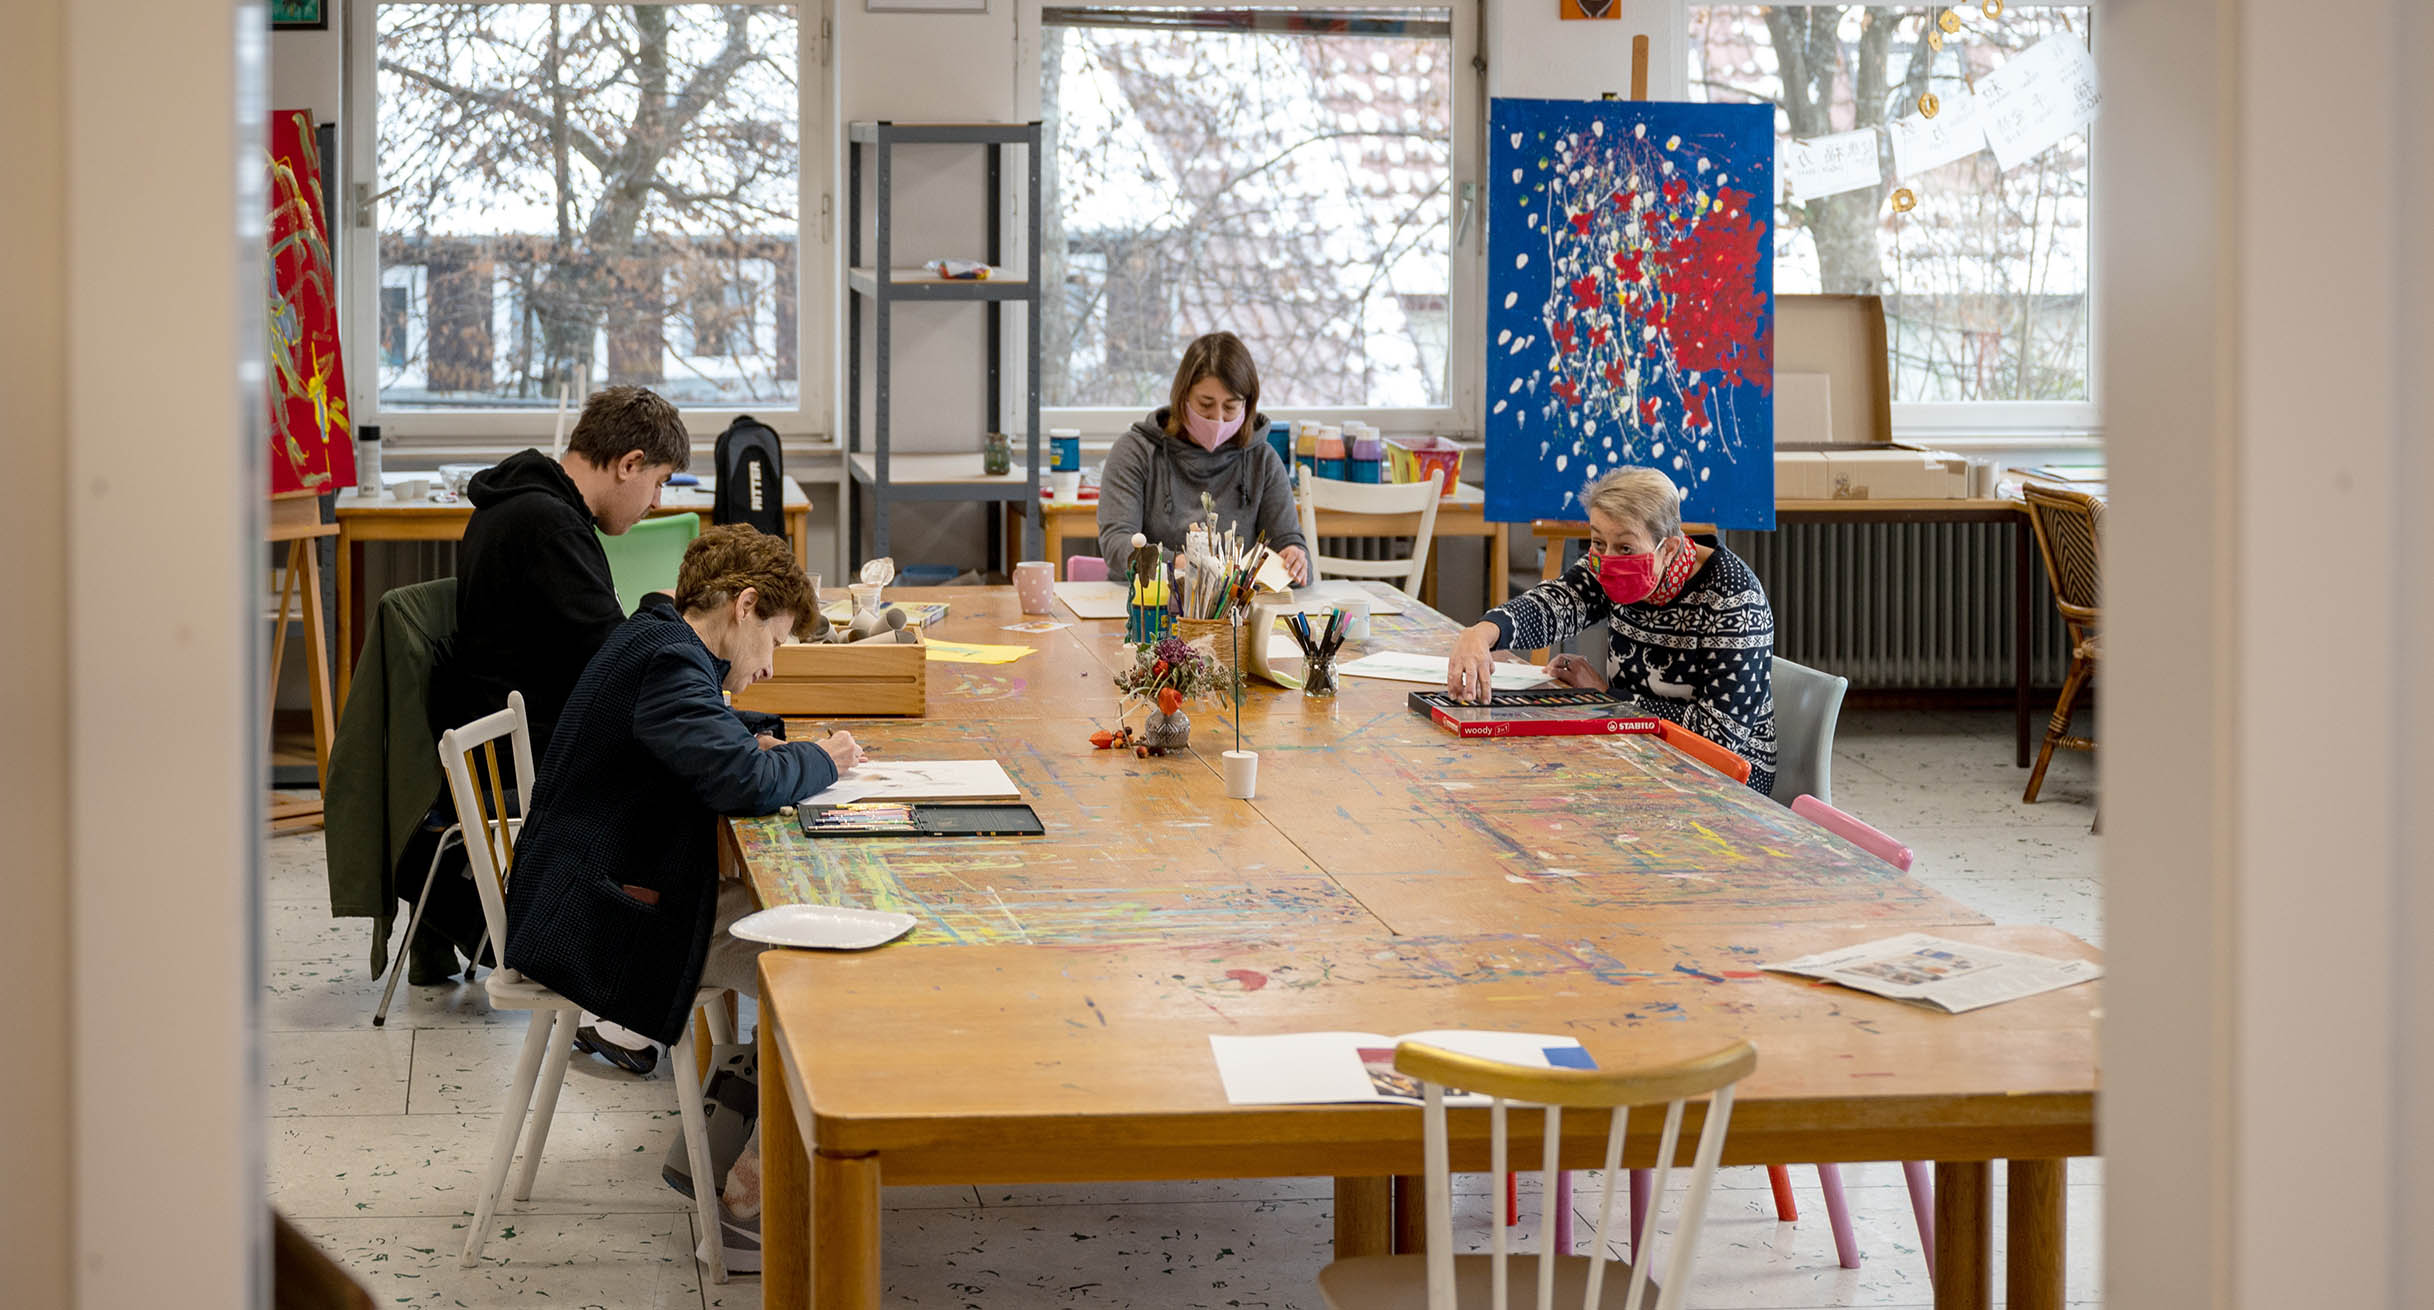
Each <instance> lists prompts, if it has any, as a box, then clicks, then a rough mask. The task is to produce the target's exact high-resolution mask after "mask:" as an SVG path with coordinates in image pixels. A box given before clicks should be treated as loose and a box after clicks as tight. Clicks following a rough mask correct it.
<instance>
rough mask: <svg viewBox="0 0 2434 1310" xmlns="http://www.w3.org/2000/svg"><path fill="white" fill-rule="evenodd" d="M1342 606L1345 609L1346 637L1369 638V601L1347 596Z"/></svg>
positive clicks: (1354, 639)
mask: <svg viewBox="0 0 2434 1310" xmlns="http://www.w3.org/2000/svg"><path fill="white" fill-rule="evenodd" d="M1341 607H1342V609H1343V611H1344V639H1345V640H1347V641H1367V640H1369V602H1368V601H1366V600H1361V599H1358V598H1355V597H1350V596H1347V597H1345V598H1344V600H1343V602H1342V606H1341Z"/></svg>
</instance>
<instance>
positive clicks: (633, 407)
mask: <svg viewBox="0 0 2434 1310" xmlns="http://www.w3.org/2000/svg"><path fill="white" fill-rule="evenodd" d="M566 448H567V449H568V450H569V451H572V452H574V453H575V454H577V455H581V456H582V457H583V458H585V459H587V460H590V461H591V463H592V467H594V468H610V467H613V466H614V465H615V464H616V463H617V461H618V460H621V459H624V458H625V456H626V452H627V451H630V450H639V451H641V452H642V462H643V464H644V465H645V466H646V467H648V466H654V465H659V464H666V465H669V466H670V467H673V468H674V469H675V470H676V471H677V472H679V473H682V472H684V470H685V466H686V465H687V464H690V463H692V462H693V438H691V437H689V436H687V435H685V421H684V418H683V416H681V415H679V414H678V413H677V412H676V407H675V406H674V405H671V404H669V403H668V401H667V398H666V397H664V396H661V395H660V394H659V393H658V392H656V391H653V390H651V389H650V388H648V387H602V388H601V389H599V390H598V391H595V392H593V393H592V394H591V397H590V398H589V399H587V400H585V401H584V402H583V416H582V417H581V418H578V419H576V420H575V430H574V431H573V432H571V433H568V434H567V437H566Z"/></svg>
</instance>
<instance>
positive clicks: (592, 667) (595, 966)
mask: <svg viewBox="0 0 2434 1310" xmlns="http://www.w3.org/2000/svg"><path fill="white" fill-rule="evenodd" d="M726 674H727V665H726V662H725V661H723V660H719V659H716V658H714V657H712V655H711V654H710V650H709V648H708V647H707V646H704V645H702V642H701V638H700V637H699V636H697V635H696V634H695V633H694V631H693V629H692V627H691V625H689V624H687V623H686V622H685V621H684V620H683V619H682V618H679V617H678V616H677V613H676V608H675V606H674V605H672V604H670V603H669V602H668V600H667V598H666V597H664V596H654V597H652V598H651V599H650V600H647V601H645V602H644V603H643V605H642V608H640V609H639V610H637V611H636V612H635V614H634V617H633V618H631V619H628V620H626V622H625V623H623V624H622V625H620V626H619V627H618V628H617V630H616V631H615V632H613V633H611V634H609V638H608V641H607V642H606V643H604V644H603V645H602V646H601V647H600V653H599V654H597V655H594V656H593V657H592V661H591V663H590V664H589V665H588V666H586V667H585V669H584V670H583V676H582V678H581V679H579V680H578V681H577V682H576V683H575V689H574V693H573V695H571V696H569V697H568V698H567V702H566V714H565V717H563V718H562V719H560V720H559V722H558V731H557V734H556V735H555V736H554V737H553V738H552V739H551V741H550V743H549V753H548V754H547V755H546V756H544V757H543V759H542V761H541V771H540V774H539V776H538V777H537V778H535V779H534V782H533V803H532V814H531V816H530V817H529V818H528V819H527V820H526V821H525V824H524V830H523V833H522V835H521V836H520V837H519V838H518V839H517V841H516V851H515V867H514V870H513V872H512V873H511V874H510V875H509V878H508V885H507V922H508V929H507V962H508V963H509V964H510V965H512V966H514V967H515V968H517V969H520V970H522V971H523V972H524V973H525V974H526V975H527V976H529V977H531V978H532V979H533V980H534V981H536V982H539V983H543V984H545V985H547V986H549V987H552V988H555V989H556V990H557V991H558V992H560V993H561V994H563V995H565V996H567V997H569V998H571V999H573V1000H575V1001H577V1002H580V1003H581V1004H582V1005H583V1007H584V1008H585V1009H587V1010H590V1011H591V1012H592V1013H594V1014H597V1015H600V1016H602V1017H604V1018H607V1019H609V1020H611V1021H613V1022H616V1023H620V1024H623V1025H625V1026H626V1027H628V1028H631V1029H633V1030H635V1031H636V1032H639V1033H644V1034H647V1035H649V1036H651V1037H653V1038H656V1039H658V1040H660V1041H663V1042H671V1043H672V1042H674V1041H676V1040H677V1039H678V1038H679V1037H681V1036H682V1035H683V1034H684V1028H685V1024H686V1023H687V1022H688V1021H689V1019H690V1017H691V1011H692V1008H693V993H694V990H695V989H696V988H698V987H699V986H700V985H701V973H702V963H703V960H704V959H705V957H706V956H707V955H708V953H709V949H710V933H711V930H712V927H713V925H714V920H715V917H716V913H717V908H718V845H717V843H718V820H719V817H720V816H721V815H746V814H767V813H770V812H771V811H773V810H775V809H777V808H778V807H779V806H781V805H792V804H794V803H795V802H796V801H799V800H801V799H803V798H804V797H806V796H809V795H811V794H812V793H813V792H816V791H819V790H821V789H822V788H824V787H826V786H828V785H829V784H830V783H833V782H835V781H836V780H837V771H836V765H835V764H834V762H832V761H831V760H830V759H829V758H828V753H827V752H826V751H823V750H821V749H820V748H819V747H818V746H816V745H813V744H812V743H809V742H789V743H786V744H785V745H782V746H779V747H778V748H777V749H775V750H766V751H765V750H762V749H761V748H760V745H759V743H758V742H756V741H755V740H754V739H753V727H752V726H748V724H747V720H746V719H745V718H744V717H741V716H739V715H738V714H737V713H736V712H735V711H733V710H730V709H728V708H727V705H726V702H725V700H724V699H723V698H722V697H721V696H720V694H719V684H720V683H721V681H722V680H724V679H725V677H726ZM754 717H755V718H756V719H757V718H759V717H761V716H754ZM629 886H631V887H640V888H644V889H647V890H648V891H650V892H655V893H657V901H656V903H652V901H651V899H650V898H649V897H647V896H640V897H638V896H635V895H633V894H631V893H630V892H628V891H626V890H625V889H626V888H627V887H629Z"/></svg>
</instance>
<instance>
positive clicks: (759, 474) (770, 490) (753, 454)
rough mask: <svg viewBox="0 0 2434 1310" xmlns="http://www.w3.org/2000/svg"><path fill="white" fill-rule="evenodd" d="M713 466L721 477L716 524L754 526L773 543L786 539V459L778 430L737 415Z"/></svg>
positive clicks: (721, 439) (713, 502) (720, 441)
mask: <svg viewBox="0 0 2434 1310" xmlns="http://www.w3.org/2000/svg"><path fill="white" fill-rule="evenodd" d="M711 463H712V464H713V465H714V466H715V467H716V470H717V477H718V488H717V494H716V495H715V496H713V497H712V498H711V508H710V521H711V522H712V523H749V524H751V525H752V526H754V527H756V528H759V529H760V530H761V531H763V532H766V533H768V534H769V535H771V536H773V537H775V536H784V535H785V533H786V492H785V486H786V483H785V471H786V459H785V456H784V455H783V454H782V453H781V452H780V451H779V449H778V434H777V431H776V429H774V428H772V427H770V426H769V425H768V424H766V423H763V422H761V421H760V420H759V419H756V418H754V417H752V416H751V415H750V414H738V415H736V417H735V421H734V422H732V423H729V424H728V425H727V430H726V431H724V432H721V433H719V434H718V446H717V447H716V450H715V452H714V453H713V454H712V456H711Z"/></svg>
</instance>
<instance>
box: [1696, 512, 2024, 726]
mask: <svg viewBox="0 0 2434 1310" xmlns="http://www.w3.org/2000/svg"><path fill="white" fill-rule="evenodd" d="M2021 530H2022V529H2020V528H2015V527H2012V526H2010V525H2008V524H1999V523H1849V524H1839V523H1838V524H1811V523H1802V524H1793V525H1790V526H1787V527H1783V528H1778V529H1776V530H1775V531H1773V532H1734V533H1730V534H1728V535H1727V537H1726V542H1727V544H1728V545H1730V546H1731V547H1732V550H1733V552H1734V553H1735V554H1737V555H1739V556H1740V557H1741V558H1743V559H1744V560H1747V561H1748V562H1749V566H1750V568H1751V569H1752V570H1754V571H1755V572H1756V573H1757V575H1758V579H1759V581H1760V582H1762V583H1764V584H1765V586H1766V595H1767V599H1768V600H1769V601H1771V602H1772V603H1773V604H1774V607H1775V653H1776V654H1778V655H1781V656H1783V657H1784V658H1786V659H1791V660H1796V661H1798V662H1800V663H1802V664H1806V665H1808V666H1810V667H1812V668H1817V669H1823V670H1825V671H1827V672H1829V673H1837V674H1840V675H1842V676H1843V677H1846V678H1849V679H1850V680H1851V685H1852V686H1853V687H1855V688H1871V689H1917V690H1930V689H1934V690H1941V689H1952V688H1957V689H1979V688H1996V687H2002V688H2008V687H2010V686H2011V685H2012V630H2013V627H2014V624H2015V622H2016V619H2015V614H2014V610H2013V608H2012V605H2013V594H2014V593H2013V587H2014V585H2015V584H2014V581H2013V576H2014V575H2013V559H2012V534H2013V533H2014V532H2016V531H2021ZM2030 551H2031V553H2030V557H2029V586H2030V592H2029V632H2030V635H2031V639H2032V640H2031V644H2030V650H2031V652H2032V659H2031V663H2030V667H2029V676H2030V680H2031V681H2032V682H2033V683H2034V684H2035V685H2036V686H2039V687H2052V686H2059V685H2060V684H2061V682H2062V675H2063V672H2064V670H2065V668H2066V667H2067V665H2068V663H2069V652H2068V651H2067V650H2066V649H2065V648H2064V633H2063V628H2062V621H2061V619H2060V618H2059V616H2057V615H2056V614H2055V613H2054V600H2053V593H2052V591H2051V589H2050V588H2049V587H2048V586H2047V585H2046V581H2045V565H2044V562H2043V561H2042V560H2039V559H2038V558H2037V557H2036V555H2035V547H2034V544H2033V543H2032V544H2031V547H2030Z"/></svg>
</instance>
